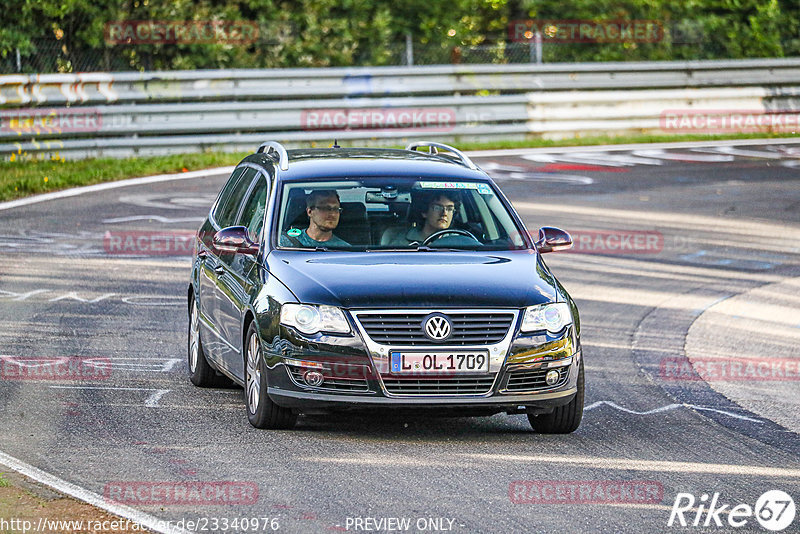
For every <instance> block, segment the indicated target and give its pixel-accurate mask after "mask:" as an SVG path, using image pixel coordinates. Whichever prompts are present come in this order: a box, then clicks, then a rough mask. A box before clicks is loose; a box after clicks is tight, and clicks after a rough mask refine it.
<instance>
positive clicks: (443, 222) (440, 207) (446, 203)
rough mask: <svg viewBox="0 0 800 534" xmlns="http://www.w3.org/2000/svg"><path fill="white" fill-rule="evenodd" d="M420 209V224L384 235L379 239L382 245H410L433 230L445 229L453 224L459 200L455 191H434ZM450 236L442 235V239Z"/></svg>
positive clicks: (419, 242)
mask: <svg viewBox="0 0 800 534" xmlns="http://www.w3.org/2000/svg"><path fill="white" fill-rule="evenodd" d="M423 206H424V208H423V210H422V211H421V217H422V219H421V225H420V224H416V225H414V226H412V227H411V228H410V229H403V230H400V231H394V232H393V234H394V235H391V234H389V235H386V236H384V238H383V239H382V240H381V241H382V244H383V245H402V246H406V245H411V244H414V243H416V244H421V243H422V242H423V241H425V239H427V238H428V237H429V236H430V235H432V234H434V233H435V232H439V231H441V230H447V229H448V228H450V225H451V224H453V217H454V216H455V214H456V211H458V207H459V201H458V197H457V196H456V194H455V193H452V192H450V191H444V192H438V191H437V192H436V193H434V194H433V195H432V196H430V197H429V198H428V201H427V203H425V204H423ZM387 232H388V231H387ZM447 237H452V236H443V238H444V239H447Z"/></svg>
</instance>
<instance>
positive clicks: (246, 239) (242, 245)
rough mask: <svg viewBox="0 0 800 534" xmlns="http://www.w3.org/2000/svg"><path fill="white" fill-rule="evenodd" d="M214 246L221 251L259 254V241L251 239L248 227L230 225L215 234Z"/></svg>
mask: <svg viewBox="0 0 800 534" xmlns="http://www.w3.org/2000/svg"><path fill="white" fill-rule="evenodd" d="M213 243H214V248H215V249H217V250H219V251H220V252H230V253H233V254H235V253H239V254H258V243H253V242H252V241H250V236H249V235H248V234H247V228H245V227H244V226H229V227H228V228H223V229H222V230H220V231H219V232H217V233H216V234H214V240H213Z"/></svg>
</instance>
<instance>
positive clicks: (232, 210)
mask: <svg viewBox="0 0 800 534" xmlns="http://www.w3.org/2000/svg"><path fill="white" fill-rule="evenodd" d="M257 172H258V171H256V170H255V169H252V168H250V167H246V168H244V172H242V174H241V175H240V176H239V178H238V179H236V178H235V177H234V176H231V179H230V181H229V182H228V185H226V187H225V189H226V191H224V192H223V194H222V197H220V202H219V204H218V205H217V209H216V211H215V212H214V219H215V220H216V221H217V224H219V227H220V228H227V227H228V226H233V223H234V220H235V219H236V214H237V213H238V212H239V206H240V205H241V204H242V200H243V199H244V195H245V194H246V193H247V190H248V189H249V188H250V182H252V181H253V178H254V177H255V175H256V173H257ZM229 186H230V192H228V191H227V189H228V187H229Z"/></svg>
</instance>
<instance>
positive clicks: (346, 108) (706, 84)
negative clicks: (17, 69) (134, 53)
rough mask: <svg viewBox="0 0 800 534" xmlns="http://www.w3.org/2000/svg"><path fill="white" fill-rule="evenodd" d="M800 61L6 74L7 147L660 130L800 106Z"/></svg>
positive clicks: (3, 148) (70, 151)
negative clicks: (682, 113)
mask: <svg viewBox="0 0 800 534" xmlns="http://www.w3.org/2000/svg"><path fill="white" fill-rule="evenodd" d="M799 95H800V60H798V59H772V60H742V61H695V62H659V63H591V64H551V65H464V66H436V67H376V68H332V69H276V70H219V71H180V72H147V73H83V74H43V75H30V76H28V75H11V76H0V157H2V158H4V159H7V160H8V159H17V158H29V157H41V158H49V157H70V158H81V157H96V156H111V157H127V156H136V155H156V154H165V153H176V152H188V151H200V150H253V148H254V147H255V146H258V144H259V143H260V142H261V141H263V140H264V139H266V138H268V137H269V138H271V139H279V140H281V141H282V142H286V143H287V144H289V145H290V146H291V145H293V144H308V143H309V142H316V141H320V142H330V141H331V140H332V139H333V138H337V139H341V140H346V141H354V142H355V141H357V142H359V143H364V144H396V145H399V144H403V143H404V142H405V140H407V139H408V138H411V137H413V138H419V137H420V136H425V135H427V134H430V135H431V136H432V137H436V138H437V139H449V140H454V141H463V140H468V141H474V140H488V139H499V138H524V137H530V136H536V137H546V138H547V137H550V138H558V137H566V136H574V135H586V134H602V133H637V132H638V133H650V132H659V131H663V130H664V128H663V126H664V124H663V114H664V112H665V111H666V110H714V109H716V110H747V111H748V112H749V113H752V114H756V115H757V114H759V113H760V114H769V113H773V112H774V111H775V110H780V111H781V112H784V113H785V112H787V111H791V110H795V109H797V108H798V105H797V102H798V96H799Z"/></svg>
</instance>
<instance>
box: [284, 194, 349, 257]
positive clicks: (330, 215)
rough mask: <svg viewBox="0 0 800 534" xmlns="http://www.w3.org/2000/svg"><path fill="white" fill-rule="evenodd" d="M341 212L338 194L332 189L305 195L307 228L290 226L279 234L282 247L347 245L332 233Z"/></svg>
mask: <svg viewBox="0 0 800 534" xmlns="http://www.w3.org/2000/svg"><path fill="white" fill-rule="evenodd" d="M341 213H342V208H341V204H340V202H339V194H338V193H337V192H336V191H332V190H316V191H312V192H311V193H309V195H308V196H307V197H306V214H307V215H308V220H309V224H308V228H306V229H305V230H299V229H297V228H292V229H291V230H289V231H288V232H286V233H285V234H284V235H281V239H280V245H281V246H282V247H309V248H316V247H326V248H327V247H334V248H342V247H349V246H350V243H348V242H347V241H345V240H343V239H340V238H338V237H336V236H335V235H333V231H334V230H335V229H336V227H337V226H339V217H340V215H341Z"/></svg>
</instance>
